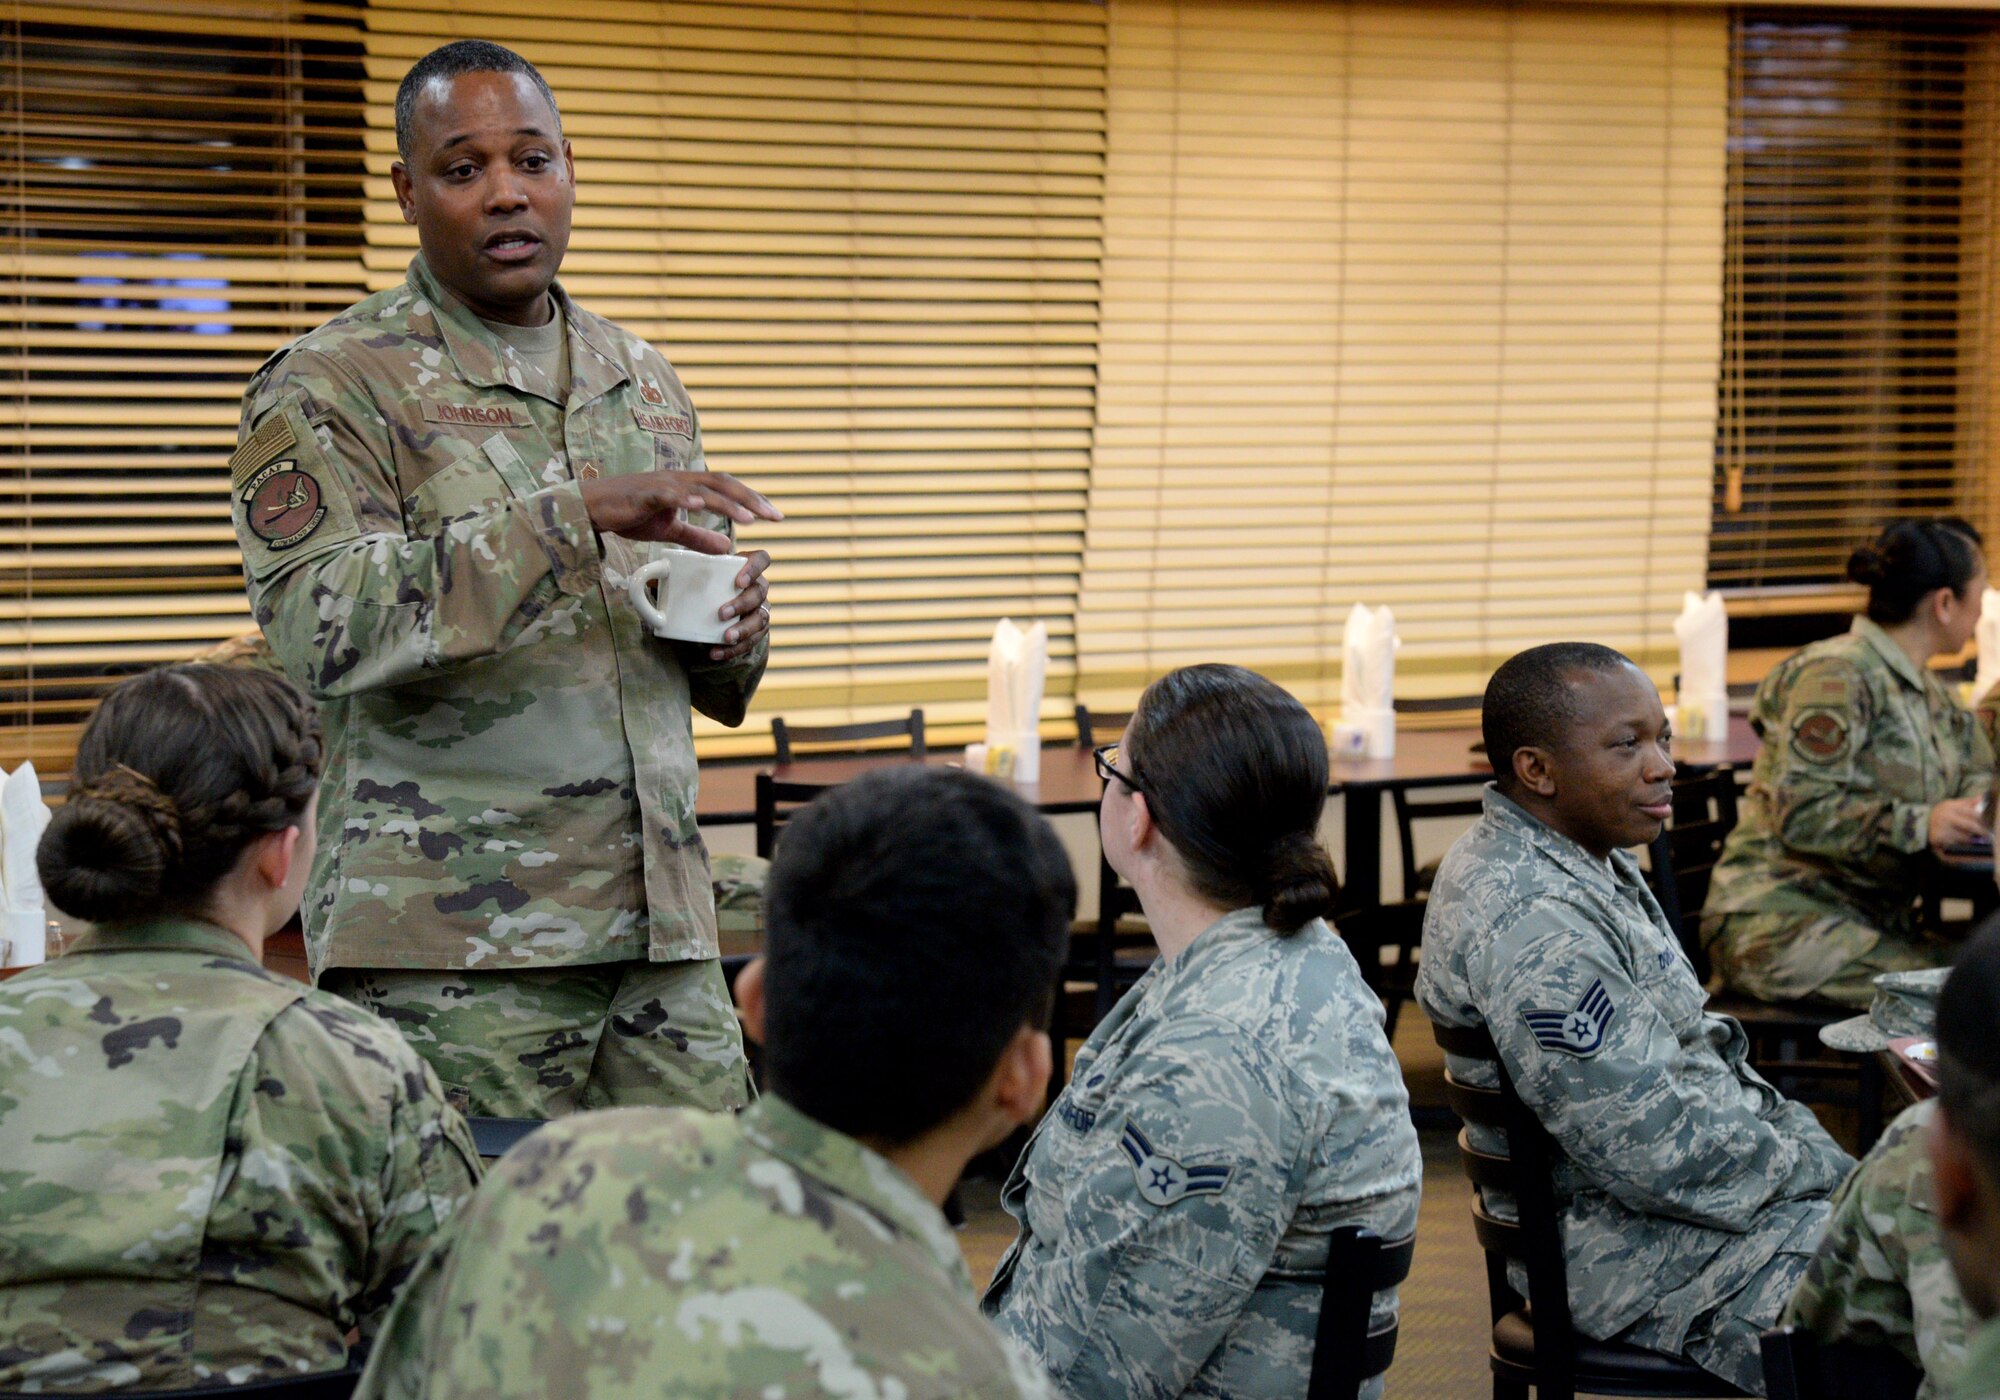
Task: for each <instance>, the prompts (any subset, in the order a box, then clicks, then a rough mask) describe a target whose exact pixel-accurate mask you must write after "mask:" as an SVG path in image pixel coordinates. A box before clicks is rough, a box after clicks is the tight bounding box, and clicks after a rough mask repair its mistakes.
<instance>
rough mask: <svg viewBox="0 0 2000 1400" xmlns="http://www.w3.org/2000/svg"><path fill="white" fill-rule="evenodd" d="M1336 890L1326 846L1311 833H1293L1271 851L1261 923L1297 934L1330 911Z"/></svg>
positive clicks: (1331, 864)
mask: <svg viewBox="0 0 2000 1400" xmlns="http://www.w3.org/2000/svg"><path fill="white" fill-rule="evenodd" d="M1339 892H1340V882H1339V880H1337V879H1336V878H1335V877H1334V873H1333V861H1332V859H1331V858H1329V857H1328V855H1327V853H1326V848H1325V847H1323V846H1321V845H1320V844H1319V841H1318V840H1317V839H1316V838H1315V837H1314V836H1313V834H1312V833H1311V832H1306V831H1301V832H1296V833H1294V834H1293V835H1292V836H1291V837H1289V838H1287V839H1286V840H1284V841H1282V842H1280V843H1279V845H1278V848H1277V849H1276V850H1275V851H1274V852H1272V858H1271V873H1270V876H1269V879H1268V883H1267V884H1266V885H1265V893H1264V922H1265V923H1266V924H1268V925H1269V926H1270V927H1271V928H1273V929H1275V930H1276V931H1277V932H1279V933H1286V934H1290V933H1297V932H1298V931H1299V930H1300V929H1302V928H1304V927H1305V926H1306V925H1307V924H1309V923H1311V922H1312V921H1313V920H1314V919H1323V918H1325V917H1326V916H1327V915H1329V914H1331V913H1332V912H1333V904H1334V900H1335V898H1336V897H1337V896H1338V895H1339Z"/></svg>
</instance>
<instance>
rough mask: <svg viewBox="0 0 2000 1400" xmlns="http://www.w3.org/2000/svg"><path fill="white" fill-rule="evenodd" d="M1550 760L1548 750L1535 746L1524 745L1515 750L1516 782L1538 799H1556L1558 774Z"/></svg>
mask: <svg viewBox="0 0 2000 1400" xmlns="http://www.w3.org/2000/svg"><path fill="white" fill-rule="evenodd" d="M1549 760H1550V755H1549V751H1548V750H1547V749H1545V748H1542V747H1540V746H1539V745H1535V744H1524V745H1522V746H1521V747H1520V748H1518V749H1516V750H1514V781H1515V782H1517V783H1519V784H1520V785H1521V787H1522V788H1523V789H1524V790H1525V791H1528V792H1532V793H1534V794H1535V796H1537V797H1542V798H1549V797H1554V796H1555V795H1556V774H1555V768H1554V766H1553V765H1552V764H1551V763H1550V761H1549Z"/></svg>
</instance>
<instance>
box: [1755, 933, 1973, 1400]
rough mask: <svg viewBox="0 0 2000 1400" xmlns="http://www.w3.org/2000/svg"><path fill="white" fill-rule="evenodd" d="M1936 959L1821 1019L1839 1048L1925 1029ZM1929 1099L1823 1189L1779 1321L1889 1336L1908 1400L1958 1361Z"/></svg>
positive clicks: (1956, 1308)
mask: <svg viewBox="0 0 2000 1400" xmlns="http://www.w3.org/2000/svg"><path fill="white" fill-rule="evenodd" d="M1944 979H1945V969H1943V968H1930V969H1927V970H1925V971H1922V972H1885V973H1883V974H1882V976H1880V977H1878V978H1876V979H1875V1002H1874V1005H1873V1006H1871V1007H1870V1008H1869V1013H1868V1015H1866V1016H1856V1017H1854V1018H1853V1019H1852V1020H1848V1021H1842V1022H1839V1023H1838V1024H1836V1025H1831V1026H1828V1027H1826V1028H1825V1029H1824V1030H1822V1031H1821V1032H1820V1039H1821V1040H1822V1041H1824V1042H1825V1043H1826V1044H1827V1045H1828V1046H1829V1047H1831V1048H1833V1049H1835V1050H1839V1051H1841V1052H1842V1053H1844V1054H1851V1055H1872V1054H1879V1053H1880V1052H1882V1051H1883V1050H1885V1049H1887V1048H1888V1045H1889V1042H1890V1041H1892V1040H1894V1039H1896V1038H1897V1037H1899V1036H1910V1035H1921V1036H1928V1035H1931V1034H1933V1032H1934V1029H1935V1027H1936V1023H1937V997H1938V991H1939V989H1940V988H1942V987H1943V986H1944ZM1936 1108H1937V1101H1936V1100H1934V1099H1926V1100H1924V1101H1923V1102H1922V1103H1919V1104H1916V1105H1914V1106H1912V1107H1910V1108H1908V1109H1905V1110H1904V1111H1903V1113H1902V1114H1901V1115H1900V1116H1899V1117H1898V1118H1897V1119H1896V1121H1895V1122H1893V1123H1891V1124H1890V1125H1889V1129H1888V1131H1887V1132H1885V1133H1883V1135H1882V1137H1881V1138H1880V1140H1878V1141H1877V1142H1876V1144H1875V1146H1874V1147H1873V1148H1871V1149H1869V1152H1868V1155H1867V1156H1866V1157H1863V1158H1862V1159H1861V1165H1860V1166H1858V1167H1856V1168H1855V1169H1854V1172H1853V1174H1852V1175H1851V1176H1849V1177H1848V1178H1847V1180H1846V1182H1845V1183H1843V1184H1842V1186H1841V1188H1840V1190H1839V1191H1838V1192H1836V1193H1835V1195H1834V1198H1833V1214H1832V1215H1831V1216H1830V1217H1829V1218H1828V1220H1827V1222H1826V1233H1825V1234H1824V1235H1822V1236H1821V1237H1820V1242H1819V1248H1818V1249H1817V1250H1816V1251H1815V1252H1814V1254H1813V1259H1812V1266H1811V1267H1810V1268H1808V1269H1807V1270H1806V1276H1805V1278H1804V1279H1803V1280H1802V1281H1801V1282H1800V1283H1799V1291H1798V1292H1797V1293H1795V1294H1793V1295H1792V1300H1791V1302H1790V1303H1788V1304H1787V1305H1786V1307H1785V1315H1784V1318H1783V1321H1784V1322H1785V1323H1788V1324H1796V1325H1798V1326H1800V1327H1804V1328H1806V1329H1807V1330H1808V1331H1810V1332H1811V1333H1812V1334H1813V1335H1814V1336H1815V1337H1817V1338H1818V1339H1819V1340H1820V1341H1821V1342H1822V1343H1829V1344H1830V1343H1834V1342H1852V1343H1855V1344H1857V1345H1860V1346H1866V1347H1880V1346H1889V1347H1894V1348H1895V1349H1896V1350H1897V1351H1898V1352H1901V1353H1902V1355H1903V1356H1904V1357H1905V1358H1907V1359H1908V1360H1909V1362H1910V1364H1911V1365H1913V1366H1916V1367H1918V1368H1920V1369H1921V1370H1922V1371H1923V1373H1924V1384H1923V1387H1922V1388H1921V1389H1920V1390H1919V1391H1918V1392H1917V1394H1918V1397H1919V1400H1934V1397H1938V1396H1941V1395H1944V1394H1946V1393H1948V1392H1949V1390H1950V1388H1951V1385H1952V1383H1953V1382H1954V1381H1956V1380H1957V1379H1958V1376H1959V1373H1960V1371H1962V1370H1963V1369H1964V1366H1965V1334H1966V1331H1967V1328H1966V1316H1965V1301H1964V1299H1963V1298H1961V1297H1960V1296H1959V1292H1958V1280H1957V1279H1955V1278H1953V1277H1952V1272H1951V1262H1950V1260H1948V1259H1947V1258H1946V1257H1945V1252H1944V1236H1943V1234H1942V1233H1940V1231H1939V1230H1938V1224H1937V1208H1936V1205H1935V1203H1934V1202H1933V1201H1932V1198H1931V1162H1930V1152H1929V1148H1928V1144H1927V1138H1928V1137H1929V1133H1930V1124H1931V1121H1932V1119H1933V1118H1934V1116H1935V1111H1936Z"/></svg>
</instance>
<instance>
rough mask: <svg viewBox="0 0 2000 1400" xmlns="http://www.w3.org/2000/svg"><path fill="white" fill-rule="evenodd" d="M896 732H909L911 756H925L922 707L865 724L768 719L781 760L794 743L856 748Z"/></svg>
mask: <svg viewBox="0 0 2000 1400" xmlns="http://www.w3.org/2000/svg"><path fill="white" fill-rule="evenodd" d="M898 734H906V735H908V736H909V739H910V757H912V758H922V757H923V756H924V754H925V752H926V750H925V748H924V712H923V711H922V710H912V711H910V713H909V714H907V715H905V716H904V717H903V718H902V719H878V720H871V721H869V722H868V723H866V724H787V723H786V722H785V721H784V720H783V719H780V718H777V717H775V716H774V717H773V718H772V720H771V747H772V748H773V749H774V750H775V751H776V752H777V757H778V762H780V763H790V762H791V761H792V758H793V750H794V746H796V745H805V744H810V745H812V746H813V747H815V748H843V747H844V748H855V747H858V746H860V745H861V744H864V743H866V742H867V741H868V740H870V739H888V738H891V737H893V736H895V735H898Z"/></svg>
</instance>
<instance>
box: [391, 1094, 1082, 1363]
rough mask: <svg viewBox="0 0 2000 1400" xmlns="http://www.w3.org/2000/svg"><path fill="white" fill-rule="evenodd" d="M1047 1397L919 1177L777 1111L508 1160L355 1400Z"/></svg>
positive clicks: (688, 1120) (448, 1241)
mask: <svg viewBox="0 0 2000 1400" xmlns="http://www.w3.org/2000/svg"><path fill="white" fill-rule="evenodd" d="M1046 1394H1047V1390H1046V1385H1045V1382H1043V1381H1042V1379H1041V1378H1040V1377H1039V1376H1038V1375H1036V1374H1035V1373H1034V1371H1033V1370H1032V1368H1031V1367H1029V1366H1028V1365H1027V1363H1026V1362H1025V1361H1023V1360H1022V1359H1020V1358H1018V1357H1016V1356H1014V1355H1013V1354H1011V1351H1010V1349H1009V1348H1007V1347H1006V1346H1005V1345H1003V1343H1002V1341H1001V1339H1000V1338H999V1337H998V1336H997V1335H996V1334H995V1333H994V1331H993V1329H992V1328H991V1327H990V1326H988V1325H987V1323H986V1322H985V1320H984V1319H983V1318H981V1317H980V1316H979V1312H978V1309H977V1308H976V1307H975V1306H974V1305H973V1300H972V1281H971V1279H970V1278H969V1277H968V1276H967V1274H966V1271H965V1260H964V1257H963V1256H962V1255H961V1254H960V1253H959V1249H958V1242H957V1241H956V1240H955V1239H954V1238H953V1237H952V1233H951V1229H950V1227H949V1226H948V1225H946V1224H945V1220H944V1216H943V1215H942V1214H941V1213H940V1212H939V1211H938V1209H937V1207H936V1206H934V1205H932V1204H931V1202H930V1201H929V1200H927V1199H926V1198H925V1197H924V1195H923V1194H922V1192H920V1191H919V1190H918V1189H917V1186H916V1183H915V1182H913V1181H911V1180H910V1179H909V1178H908V1177H907V1176H905V1175H904V1174H903V1173H902V1172H900V1171H898V1170H897V1169H896V1168H895V1167H894V1166H892V1165H891V1164H890V1163H889V1162H888V1161H886V1160H885V1159H883V1158H882V1157H880V1156H877V1155H876V1154H875V1153H873V1152H871V1151H869V1150H868V1149H867V1148H865V1147H863V1146H862V1145H861V1144H860V1143H858V1142H856V1141H854V1140H853V1139H852V1138H848V1137H845V1136H843V1135H841V1134H840V1133H836V1132H834V1131H832V1130H831V1129H829V1128H826V1127H824V1126H822V1125H820V1124H818V1123H816V1122H814V1121H813V1120H812V1119H810V1118H807V1117H806V1116H805V1115H804V1114H802V1113H800V1112H799V1111H798V1110H796V1109H794V1108H792V1107H791V1106H790V1105H788V1104H786V1103H784V1102H782V1101H781V1100H778V1099H775V1098H765V1099H763V1100H761V1101H760V1102H758V1103H757V1104H756V1105H755V1106H754V1107H752V1108H750V1109H749V1110H747V1111H746V1112H745V1113H744V1114H743V1115H742V1116H741V1117H740V1118H732V1117H729V1116H725V1115H720V1114H704V1113H694V1112H689V1111H686V1110H662V1109H617V1110H612V1111H610V1112H606V1113H593V1114H587V1115H584V1116H582V1117H577V1118H571V1119H567V1120H565V1121H563V1122H561V1123H556V1124H553V1125H551V1126H549V1127H547V1128H544V1129H542V1130H541V1131H540V1132H538V1133H536V1134H535V1135H534V1136H533V1137H531V1138H529V1139H528V1140H527V1141H526V1142H524V1143H522V1144H521V1145H520V1146H519V1147H517V1148H515V1149H514V1151H512V1152H511V1153H509V1154H508V1155H507V1156H506V1157H505V1158H503V1159H502V1160H501V1161H500V1163H499V1164H498V1165H497V1166H495V1167H494V1168H493V1174H492V1176H491V1177H490V1178H489V1179H488V1181H487V1184H486V1186H485V1187H484V1188H482V1189H481V1191H480V1192H479V1194H478V1196H477V1197H475V1198H474V1200H473V1201H472V1203H471V1204H470V1205H469V1206H468V1207H467V1208H466V1209H465V1210H464V1211H463V1212H462V1213H461V1214H460V1216H459V1218H458V1219H457V1220H456V1221H454V1222H453V1223H452V1226H451V1228H450V1229H449V1230H447V1232H446V1233H445V1235H444V1236H443V1238H442V1239H441V1240H440V1242H439V1244H438V1246H437V1247H436V1248H435V1249H433V1250H432V1251H431V1252H430V1254H429V1255H427V1256H426V1257H425V1259H424V1263H423V1265H422V1267H421V1268H420V1269H419V1271H418V1273H417V1276H416V1277H415V1278H414V1279H412V1280H411V1283H410V1286H409V1287H408V1288H407V1289H406V1290H405V1291H404V1294H403V1297H402V1300H401V1301H400V1302H399V1303H398V1304H397V1305H396V1310H395V1312H394V1313H393V1314H392V1315H391V1316H390V1319H389V1322H388V1325H387V1327H386V1328H385V1329H384V1333H383V1338H382V1341H381V1343H380V1345H379V1346H377V1348H376V1350H375V1354H374V1355H373V1356H372V1357H371V1358H370V1359H369V1364H368V1371H367V1374H366V1375H364V1376H363V1377H362V1381H361V1389H360V1391H359V1393H358V1395H357V1400H418V1397H427V1398H428V1400H507V1398H508V1397H521V1400H530V1397H532V1398H533V1400H542V1397H551V1400H554V1398H556V1397H567V1396H575V1397H588V1400H625V1398H626V1397H629V1400H655V1397H658V1396H662V1395H671V1396H675V1397H681V1400H725V1397H727V1398H728V1400H736V1397H745V1396H747V1397H758V1396H772V1397H775V1396H785V1397H788V1400H799V1397H811V1396H828V1397H834V1396H838V1397H842V1400H852V1397H877V1400H891V1397H899V1396H900V1397H907V1400H945V1397H965V1398H966V1400H973V1398H974V1397H978V1398H979V1400H1003V1398H1004V1400H1019V1398H1020V1397H1042V1396H1044V1395H1046Z"/></svg>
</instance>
